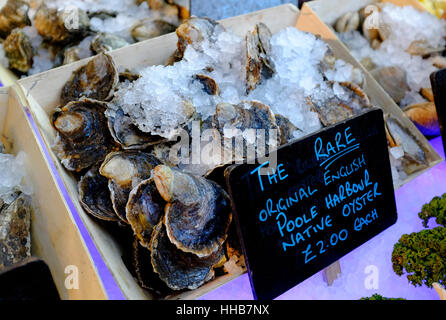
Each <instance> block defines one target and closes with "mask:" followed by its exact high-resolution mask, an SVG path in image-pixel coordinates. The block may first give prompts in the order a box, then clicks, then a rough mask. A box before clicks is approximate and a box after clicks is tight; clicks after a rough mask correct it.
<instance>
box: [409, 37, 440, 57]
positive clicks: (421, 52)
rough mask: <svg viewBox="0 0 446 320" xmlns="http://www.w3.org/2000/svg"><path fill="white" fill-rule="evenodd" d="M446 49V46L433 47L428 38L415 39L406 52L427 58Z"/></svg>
mask: <svg viewBox="0 0 446 320" xmlns="http://www.w3.org/2000/svg"><path fill="white" fill-rule="evenodd" d="M445 49H446V48H445V47H444V46H441V47H437V48H434V47H431V46H430V45H429V43H428V42H427V40H415V41H413V42H412V43H411V44H410V45H409V47H408V48H407V49H406V52H407V53H409V54H411V55H413V56H422V57H424V58H425V57H429V56H430V55H432V54H434V53H440V52H443V51H444V50H445Z"/></svg>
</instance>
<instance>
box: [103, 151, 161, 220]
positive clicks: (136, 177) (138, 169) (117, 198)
mask: <svg viewBox="0 0 446 320" xmlns="http://www.w3.org/2000/svg"><path fill="white" fill-rule="evenodd" d="M159 164H161V162H160V161H159V160H158V159H157V158H155V157H154V156H152V155H151V154H148V153H144V152H141V151H118V152H112V153H110V154H108V155H107V157H106V158H105V160H104V162H103V163H102V165H101V167H100V168H99V173H100V174H101V175H103V176H104V177H106V178H107V179H108V188H109V189H110V194H111V200H112V203H113V209H114V210H115V213H116V214H117V216H118V217H119V218H120V219H121V220H122V221H124V222H126V223H128V221H127V218H126V212H125V209H126V205H127V202H128V200H129V194H130V192H131V191H132V189H133V188H134V187H135V186H137V185H138V184H139V183H140V182H141V181H143V180H146V179H149V178H150V176H151V172H152V169H153V168H155V166H157V165H159Z"/></svg>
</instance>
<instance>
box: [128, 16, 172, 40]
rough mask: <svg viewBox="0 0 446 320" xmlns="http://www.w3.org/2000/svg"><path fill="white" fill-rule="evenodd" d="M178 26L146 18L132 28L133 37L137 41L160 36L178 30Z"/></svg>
mask: <svg viewBox="0 0 446 320" xmlns="http://www.w3.org/2000/svg"><path fill="white" fill-rule="evenodd" d="M176 28H177V27H176V26H175V25H173V24H171V23H169V22H167V21H164V20H161V19H156V20H153V19H150V18H146V19H143V20H141V21H140V22H138V23H137V24H135V25H134V26H133V27H132V29H131V34H132V37H133V39H134V40H135V41H144V40H147V39H151V38H155V37H159V36H161V35H163V34H167V33H171V32H174V31H175V30H176Z"/></svg>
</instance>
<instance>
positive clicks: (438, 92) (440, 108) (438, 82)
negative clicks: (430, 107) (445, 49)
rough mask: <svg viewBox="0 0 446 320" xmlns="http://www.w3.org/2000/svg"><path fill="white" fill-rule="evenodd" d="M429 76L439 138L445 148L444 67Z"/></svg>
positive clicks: (445, 72) (445, 79) (445, 77)
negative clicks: (438, 127)
mask: <svg viewBox="0 0 446 320" xmlns="http://www.w3.org/2000/svg"><path fill="white" fill-rule="evenodd" d="M430 78H431V84H432V92H433V94H434V99H435V109H436V110H437V116H438V124H439V125H440V133H441V138H442V141H443V146H444V147H445V150H446V130H445V126H446V69H442V70H440V71H437V72H433V73H432V74H431V76H430Z"/></svg>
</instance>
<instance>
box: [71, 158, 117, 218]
mask: <svg viewBox="0 0 446 320" xmlns="http://www.w3.org/2000/svg"><path fill="white" fill-rule="evenodd" d="M78 192H79V201H80V203H81V205H82V207H83V208H84V209H85V211H87V212H88V213H89V214H91V215H92V216H94V217H96V218H98V219H101V220H107V221H119V219H118V217H117V216H116V214H115V211H114V210H113V204H112V202H111V199H110V191H109V190H108V180H107V178H105V177H103V176H101V175H100V174H99V165H95V166H94V167H92V168H91V169H90V170H88V171H87V173H86V174H85V175H84V176H83V177H82V178H81V179H80V181H79V183H78Z"/></svg>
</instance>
